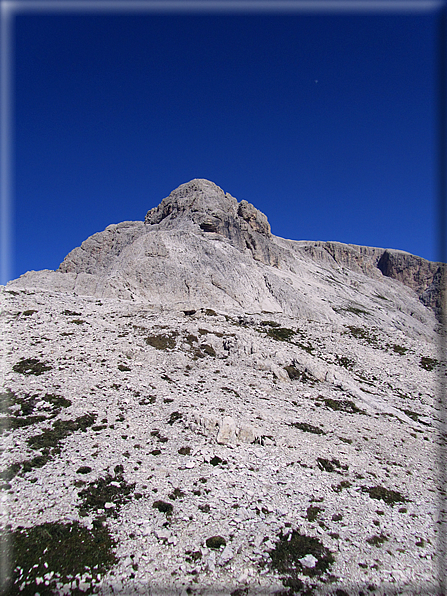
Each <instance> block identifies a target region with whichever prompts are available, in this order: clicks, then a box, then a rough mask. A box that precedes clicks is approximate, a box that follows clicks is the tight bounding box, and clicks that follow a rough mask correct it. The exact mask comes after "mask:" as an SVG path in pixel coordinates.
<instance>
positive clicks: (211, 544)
mask: <svg viewBox="0 0 447 596" xmlns="http://www.w3.org/2000/svg"><path fill="white" fill-rule="evenodd" d="M226 544H227V541H226V540H225V538H223V536H211V537H210V538H207V539H206V545H207V547H208V548H212V549H214V550H218V549H219V548H220V547H221V546H225V545H226Z"/></svg>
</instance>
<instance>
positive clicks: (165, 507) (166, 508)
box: [152, 501, 174, 515]
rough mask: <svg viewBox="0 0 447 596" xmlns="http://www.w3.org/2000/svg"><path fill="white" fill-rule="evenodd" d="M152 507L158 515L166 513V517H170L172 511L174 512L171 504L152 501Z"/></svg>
mask: <svg viewBox="0 0 447 596" xmlns="http://www.w3.org/2000/svg"><path fill="white" fill-rule="evenodd" d="M152 507H153V508H154V509H158V511H160V513H166V515H171V514H172V511H173V510H174V507H173V506H172V505H171V503H166V501H154V503H152Z"/></svg>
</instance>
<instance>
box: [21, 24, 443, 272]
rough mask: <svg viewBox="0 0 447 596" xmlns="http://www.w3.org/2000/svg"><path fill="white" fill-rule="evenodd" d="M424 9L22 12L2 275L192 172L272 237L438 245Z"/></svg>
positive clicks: (135, 210) (430, 29) (432, 74)
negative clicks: (258, 220)
mask: <svg viewBox="0 0 447 596" xmlns="http://www.w3.org/2000/svg"><path fill="white" fill-rule="evenodd" d="M435 31H436V18H435V15H434V14H417V15H416V14H413V15H392V14H389V15H383V14H382V15H371V14H368V15H350V14H346V13H344V14H340V15H325V14H320V15H299V14H297V15H283V16H281V15H275V14H267V15H256V14H249V15H229V14H226V15H209V14H208V15H203V14H196V15H192V14H189V15H188V14H186V15H185V14H182V15H175V14H172V13H169V14H165V15H160V14H158V15H156V14H145V15H125V14H119V15H112V14H104V15H96V16H95V15H91V14H90V15H89V14H85V15H81V14H78V15H61V14H59V15H56V14H55V15H48V14H46V15H45V14H40V15H31V14H29V15H20V16H17V17H16V27H15V33H14V35H15V46H14V52H15V65H14V71H15V82H14V84H15V103H14V110H15V117H14V124H15V133H14V140H15V147H14V150H15V153H14V159H15V170H14V195H15V201H14V209H13V222H14V225H13V257H14V258H13V262H12V277H13V278H15V277H18V276H19V275H20V274H22V273H24V272H25V271H27V270H30V269H35V270H38V269H45V268H46V269H56V268H57V267H58V266H59V263H60V262H61V261H62V260H63V258H64V257H65V255H66V254H67V253H68V252H69V251H70V250H71V249H73V248H74V247H75V246H79V245H80V244H81V242H82V241H83V240H84V239H86V238H87V237H88V236H90V235H91V234H93V233H95V232H98V231H101V230H103V229H104V228H105V227H106V226H107V225H109V224H110V223H117V222H120V221H124V220H142V219H144V216H145V214H146V211H147V210H148V209H150V208H151V207H154V206H156V205H157V204H158V203H159V202H160V201H161V200H162V199H163V198H164V197H165V196H167V195H168V194H169V193H170V191H171V190H173V189H174V188H176V187H177V186H178V185H180V184H182V183H183V182H187V181H188V180H191V179H192V178H208V179H210V180H212V181H213V182H215V183H216V184H218V185H219V186H221V187H222V188H223V189H224V190H225V191H226V192H229V193H231V194H232V195H233V196H234V197H236V198H237V199H238V200H239V201H240V200H242V199H246V200H247V201H249V202H251V203H253V204H254V205H255V206H256V207H257V208H258V209H260V210H261V211H263V212H264V213H265V214H266V215H267V216H268V219H269V221H270V224H271V227H272V232H273V233H274V234H276V235H278V236H282V237H285V238H292V239H296V240H337V241H340V242H346V243H352V244H362V245H369V246H379V247H390V248H398V249H402V250H406V251H408V252H411V253H413V254H417V255H420V256H422V257H425V258H428V259H430V260H436V258H437V253H436V249H437V242H436V232H437V229H436V212H437V205H436V178H435V176H436V145H435V140H436V121H435V113H436V62H435V57H436V44H435Z"/></svg>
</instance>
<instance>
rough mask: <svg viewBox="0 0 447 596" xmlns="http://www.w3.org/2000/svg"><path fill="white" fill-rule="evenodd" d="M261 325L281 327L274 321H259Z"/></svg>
mask: <svg viewBox="0 0 447 596" xmlns="http://www.w3.org/2000/svg"><path fill="white" fill-rule="evenodd" d="M261 325H262V326H263V327H281V325H280V324H279V323H277V322H276V321H261Z"/></svg>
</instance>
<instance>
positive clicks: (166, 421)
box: [0, 181, 443, 596]
mask: <svg viewBox="0 0 447 596" xmlns="http://www.w3.org/2000/svg"><path fill="white" fill-rule="evenodd" d="M193 182H194V183H190V184H189V185H184V186H183V187H180V189H178V193H177V195H175V192H176V191H174V199H175V200H174V199H172V197H171V199H172V200H171V199H170V200H165V203H164V204H163V207H162V208H161V207H160V208H157V209H158V210H157V209H156V210H152V211H151V212H150V214H148V221H147V222H146V223H143V222H137V223H136V224H135V225H134V224H132V223H131V224H129V225H127V224H126V225H123V226H122V227H119V226H112V227H109V228H110V229H109V228H108V229H107V231H106V233H105V232H103V233H101V234H104V236H101V234H100V235H99V237H98V238H96V239H95V240H94V241H91V242H87V244H86V245H85V246H84V248H82V247H80V248H79V249H75V251H73V253H71V256H70V255H69V257H70V258H68V257H67V259H66V261H64V263H65V265H64V267H65V268H66V272H62V271H59V272H34V273H30V274H27V275H25V276H22V278H21V279H20V280H16V281H15V282H12V283H11V284H8V286H6V287H5V288H4V287H2V288H0V299H1V304H2V309H1V317H2V324H3V329H4V330H5V334H4V359H3V371H4V372H3V388H2V396H1V400H0V431H1V434H2V439H3V445H2V447H3V452H2V461H3V467H2V469H0V490H1V501H0V506H1V508H0V523H1V528H2V529H3V530H6V532H5V536H7V538H8V540H9V542H10V544H13V545H14V548H15V549H16V550H15V551H14V552H15V553H16V554H15V555H14V557H15V559H14V561H12V565H11V569H10V579H9V580H8V581H10V584H12V587H11V590H12V591H14V590H15V591H17V592H20V591H23V592H24V593H25V592H29V593H37V592H39V593H41V592H42V593H43V591H45V592H50V591H51V592H52V593H54V594H70V593H76V592H77V591H78V592H80V591H84V592H87V593H98V594H101V595H104V596H105V595H112V594H117V593H121V594H126V595H127V594H137V593H148V591H150V593H151V594H157V596H158V594H160V596H161V594H166V593H178V594H187V593H188V594H190V593H197V594H203V595H204V596H205V595H206V596H208V595H209V596H211V595H214V594H216V590H217V591H221V592H222V593H229V594H233V596H237V595H239V596H241V595H242V594H244V595H245V594H246V595H247V596H254V595H255V594H275V593H276V594H279V593H282V594H284V593H287V594H292V593H313V594H316V595H318V594H319V595H321V596H323V595H325V596H326V595H328V594H332V595H336V594H339V595H340V594H359V593H361V592H362V593H364V594H366V593H370V592H374V593H375V594H381V595H387V596H388V594H404V593H409V594H410V593H411V594H421V595H422V594H424V595H425V594H428V593H436V590H437V587H436V581H437V573H438V564H439V561H438V558H437V552H436V547H437V541H438V537H439V532H440V524H439V523H438V522H439V519H438V504H439V492H438V489H439V487H438V486H437V478H438V469H437V463H438V462H437V457H438V454H439V441H440V438H441V437H440V432H441V431H442V420H443V418H442V412H441V411H440V405H441V404H440V402H439V401H438V399H437V395H436V392H437V387H438V384H437V383H438V375H439V374H440V373H441V372H442V371H443V363H442V362H440V361H439V351H438V342H439V335H438V324H437V321H436V318H435V316H434V314H433V312H432V310H430V309H428V308H427V307H426V306H424V303H423V301H421V300H420V299H419V297H418V296H419V295H418V294H417V292H419V289H418V288H416V289H412V288H410V287H408V286H405V285H403V280H402V281H399V280H396V279H392V278H391V277H387V276H386V275H383V274H382V273H381V271H380V269H379V268H378V267H377V263H378V262H379V260H380V258H381V255H382V254H383V251H382V249H367V248H363V247H344V245H336V243H332V245H331V246H329V245H328V243H294V242H292V241H285V240H281V239H277V238H275V237H274V236H272V235H270V231H269V229H268V228H267V227H266V222H265V220H263V218H262V217H261V216H260V215H259V212H256V210H254V208H251V207H250V206H242V207H241V205H242V203H238V202H237V201H236V199H232V198H231V197H229V196H228V195H225V193H223V191H220V189H218V188H217V187H215V188H214V187H210V186H209V185H210V184H211V183H207V184H205V183H204V182H203V181H193ZM197 193H198V194H197ZM209 193H211V194H212V193H214V198H213V201H212V202H211V203H212V204H213V205H214V206H213V210H214V212H215V214H214V215H213V217H215V219H213V220H210V221H211V223H210V224H209V225H211V224H212V225H214V226H215V228H214V230H213V231H207V230H206V229H204V228H200V224H204V223H206V222H205V219H204V218H205V215H206V214H209V211H207V210H206V209H207V207H206V206H207V201H206V198H207V197H208V194H209ZM192 195H194V196H192ZM194 197H195V198H194ZM200 197H202V198H200ZM192 199H194V201H195V202H194V201H193V202H191V201H192ZM199 199H200V200H199ZM169 205H172V208H171V211H170V207H169ZM175 205H176V206H175ZM174 207H175V208H174ZM194 209H196V211H194ZM239 211H240V212H239ZM193 213H196V214H197V215H192V214H193ZM204 214H205V215H204ZM230 216H231V218H233V223H231V222H230V220H229V219H228V218H230ZM194 217H196V218H197V220H196V221H194ZM225 218H227V219H225ZM213 222H214V223H213ZM225 222H227V223H225ZM235 222H236V223H237V225H238V226H239V232H238V231H234V230H233V228H232V227H231V226H236V223H235ZM230 224H231V225H230ZM176 226H179V227H176ZM205 228H206V226H205ZM216 230H217V231H216ZM238 233H240V234H241V235H243V234H247V236H246V237H247V238H248V234H250V235H251V236H252V237H253V238H256V242H258V237H257V236H256V235H255V234H258V235H259V236H261V237H262V238H263V239H264V241H265V242H267V243H270V242H272V243H274V244H275V246H277V248H278V252H277V253H275V254H277V255H280V258H281V259H282V260H280V261H279V264H278V267H274V266H271V265H266V264H265V263H264V262H262V261H259V260H255V259H254V255H253V252H252V250H251V249H248V248H247V247H245V248H244V249H240V248H237V247H235V246H234V245H233V244H232V243H233V237H232V236H231V234H234V235H235V236H234V237H237V234H238ZM217 238H219V239H217ZM89 240H91V239H89ZM260 246H262V245H260ZM269 246H270V245H269ZM272 246H273V245H272ZM216 247H217V248H216ZM143 250H147V253H145V252H143ZM273 250H276V249H273V248H272V251H273ZM95 251H96V253H95ZM102 251H104V254H102ZM138 251H140V252H138ZM182 251H186V255H185V253H183V252H182ZM188 251H189V252H188ZM194 251H196V252H194ZM200 251H202V252H200ZM207 251H208V253H207ZM216 251H220V252H216ZM381 251H382V252H381ZM106 252H109V253H110V254H109V256H107V255H106V254H105V253H106ZM94 254H96V258H94V256H93V255H94ZM146 254H147V256H144V255H146ZM172 254H174V256H175V258H174V256H172V257H171V256H170V255H172ZM194 254H195V255H200V260H196V261H194V262H192V263H191V268H190V269H187V268H186V270H184V269H181V271H182V272H185V271H186V273H185V275H184V276H183V277H182V276H181V275H180V276H179V271H180V269H178V268H176V267H177V265H175V262H176V261H175V259H180V260H178V262H179V263H181V267H186V265H187V263H186V260H187V258H191V257H192V256H193V255H194ZM207 254H208V256H207ZM216 254H219V255H220V256H222V260H220V261H219V259H217V260H216V258H215V257H216ZM272 254H273V253H272ZM110 255H112V256H110ZM181 255H183V256H181ZM228 255H230V256H231V258H228V259H227V257H228ZM290 255H292V256H290ZM294 255H295V256H294ZM296 255H298V256H296ZM343 255H348V256H347V257H346V260H343V259H344V258H345V257H344V256H343ZM292 257H293V258H292ZM146 258H147V259H148V260H152V261H151V262H152V264H153V265H151V266H150V267H149V268H148V269H147V270H146V269H145V268H144V267H146V265H145V266H144V267H143V266H142V263H143V261H144V259H146ZM183 258H184V259H185V260H184V261H182V260H181V259H183ZM225 259H227V260H225ZM144 262H145V263H146V262H147V261H144ZM87 263H90V264H89V265H88V266H87ZM235 263H237V264H238V268H236V269H234V267H235ZM118 264H119V267H118ZM348 264H349V268H348ZM140 265H141V267H142V268H140V269H138V267H140ZM415 266H416V265H415ZM132 267H133V268H134V269H132ZM179 267H180V265H179ZM207 267H210V270H208V269H207ZM226 267H228V269H226ZM231 267H233V270H232V271H231V272H230V269H231ZM135 268H137V269H138V271H139V273H138V274H137V273H136V269H135ZM292 268H293V269H294V270H295V273H294V272H293V271H292ZM429 269H430V267H429ZM191 271H194V272H195V275H196V277H195V278H194V280H195V282H194V283H196V282H197V284H198V285H197V286H194V285H190V286H189V299H188V300H189V301H188V300H186V299H184V296H183V294H182V292H184V291H185V290H183V289H182V290H180V289H179V288H180V286H181V285H182V284H183V285H184V286H185V288H186V285H185V280H186V282H188V283H189V281H191V279H192V278H189V277H188V275H189V273H188V272H191ZM204 271H211V272H212V276H214V277H213V279H214V281H215V283H214V284H211V286H212V288H214V290H210V287H211V286H210V285H207V283H202V282H203V279H204V277H206V274H205V273H204ZM218 271H219V275H220V277H218V276H217V272H218ZM396 271H397V269H396ZM430 271H432V269H430ZM433 271H434V269H433ZM157 272H158V273H157ZM244 272H245V273H244ZM227 273H228V276H227ZM422 273H423V272H422V271H421V276H422ZM137 275H138V276H140V277H139V281H138V283H137V281H136V280H137ZM146 275H148V276H149V277H145V276H146ZM150 275H154V276H155V277H154V279H151V278H150ZM176 275H177V277H175V276H176ZM182 275H183V273H182ZM191 275H192V273H191ZM232 275H233V277H232ZM244 275H245V277H244ZM396 275H397V274H396ZM424 275H426V279H427V281H425V282H422V281H421V280H422V277H417V275H416V274H415V275H414V276H413V278H412V279H416V281H417V283H419V282H420V284H421V285H420V288H421V291H422V292H423V293H424V292H429V291H431V290H430V287H431V286H432V284H433V282H430V280H429V275H431V273H426V274H425V273H424ZM436 275H437V273H436V272H434V276H435V277H436ZM126 276H127V277H126ZM132 276H134V278H133V279H134V281H135V283H134V285H132V283H133V282H132V283H130V281H129V280H130V279H131V278H132ZM172 276H174V277H172ZM188 280H189V281H188ZM287 280H289V281H287ZM418 280H419V281H418ZM407 282H408V280H407V281H406V283H407ZM201 283H202V285H201ZM225 283H226V285H224V284H225ZM238 283H239V285H237V284H238ZM411 283H413V282H411ZM415 283H416V282H415ZM28 284H29V285H28ZM108 284H109V285H108ZM114 284H115V285H114ZM126 284H127V285H126ZM216 284H217V285H216ZM219 284H220V286H221V287H225V288H226V290H225V292H224V291H223V290H222V289H219V288H218V286H219ZM250 284H251V285H250ZM256 284H258V285H256ZM424 284H425V285H424ZM427 284H428V285H427ZM170 287H173V288H174V289H175V288H177V289H176V290H175V291H176V292H177V293H174V295H173V296H171V295H170V294H169V293H164V292H167V290H168V289H169V288H170ZM418 287H419V286H418ZM107 288H109V290H107ZM263 288H264V289H263ZM423 288H425V289H423ZM81 289H82V291H81ZM218 289H219V292H218V291H217V290H218ZM432 289H433V288H432ZM264 291H265V292H268V293H269V296H270V298H269V301H270V302H268V301H267V299H266V298H265V295H264V294H263V292H264ZM436 291H437V290H436ZM436 291H435V290H434V294H436ZM89 292H92V293H89ZM126 292H127V293H126ZM145 292H146V295H145V296H146V297H145V296H144V295H143V294H144V293H145ZM232 293H233V295H234V299H233V298H231V296H230V295H231V294H232ZM434 294H433V295H434ZM192 295H194V296H195V297H194V300H193V299H192V298H191V296H192ZM132 296H133V298H132ZM182 296H183V298H182ZM222 296H225V298H222ZM263 296H264V297H263ZM168 297H169V299H168ZM214 299H215V301H214V302H213V300H214ZM263 300H265V301H264V302H263ZM261 303H262V304H267V303H268V304H270V305H273V306H274V308H271V309H269V308H265V309H264V308H261ZM223 304H225V305H226V308H223V307H222V305H223ZM188 305H189V306H191V308H189V306H188ZM247 305H250V306H256V308H253V309H251V308H248V307H247ZM281 305H282V306H281ZM262 310H269V312H262ZM441 529H442V528H441ZM58 540H60V541H61V542H60V546H58V545H59V542H57V541H58ZM63 544H65V545H66V546H67V548H65V547H63V546H62V545H63ZM5 545H6V542H5V541H3V542H2V545H0V549H2V550H1V552H0V554H1V556H2V560H3V561H5V560H6V558H5V557H7V556H8V549H7V548H6V546H7V545H6V546H5ZM68 546H70V548H71V550H70V549H69V548H68ZM70 552H76V553H77V554H78V553H79V557H73V556H72V555H70ZM372 587H374V590H373V589H372Z"/></svg>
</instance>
